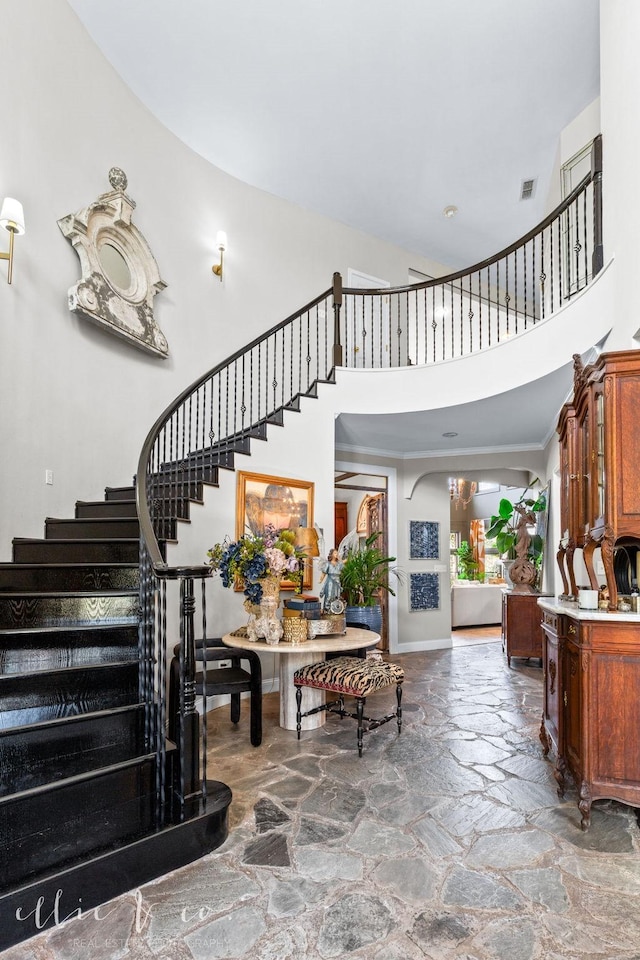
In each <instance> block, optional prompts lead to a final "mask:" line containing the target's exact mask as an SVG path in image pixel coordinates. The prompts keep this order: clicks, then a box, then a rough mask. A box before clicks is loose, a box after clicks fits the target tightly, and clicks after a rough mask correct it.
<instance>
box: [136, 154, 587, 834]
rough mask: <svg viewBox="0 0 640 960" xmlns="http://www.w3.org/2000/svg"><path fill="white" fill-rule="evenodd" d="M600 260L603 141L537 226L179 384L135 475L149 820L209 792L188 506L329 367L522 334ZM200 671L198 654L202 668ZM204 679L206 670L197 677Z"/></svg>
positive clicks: (403, 359)
mask: <svg viewBox="0 0 640 960" xmlns="http://www.w3.org/2000/svg"><path fill="white" fill-rule="evenodd" d="M602 265H603V248H602V143H601V138H600V137H598V138H596V140H594V143H593V147H592V164H591V171H590V173H589V174H588V175H587V176H585V177H584V179H583V180H582V182H581V183H580V184H579V185H578V186H577V187H576V188H575V190H574V191H573V192H572V193H571V194H570V196H568V197H567V198H566V199H565V200H564V201H563V202H562V203H561V204H560V205H559V206H558V207H556V209H555V210H554V211H553V212H552V213H551V214H549V216H548V217H547V218H546V219H545V220H544V221H543V222H542V223H541V224H539V225H538V226H537V227H536V228H535V229H534V230H532V231H530V232H529V233H528V234H527V235H526V236H524V237H523V238H521V239H520V240H518V241H517V242H516V243H514V244H512V245H511V246H509V247H507V248H506V249H505V250H503V251H501V252H500V253H499V254H497V255H495V256H494V257H491V258H489V259H487V260H484V261H482V262H481V263H478V264H475V265H474V266H473V267H471V268H468V269H466V270H463V271H459V272H456V273H451V274H448V275H447V276H445V277H441V278H436V279H430V280H427V281H424V282H421V283H416V284H412V285H409V286H404V287H397V288H386V289H379V290H367V289H358V288H344V289H343V287H342V278H341V276H340V274H338V273H336V274H334V277H333V284H332V286H331V288H329V289H328V290H326V291H325V292H323V293H321V294H320V295H319V296H318V297H316V298H315V299H314V300H313V301H311V302H310V303H309V304H307V305H306V306H305V307H303V308H302V309H301V310H299V311H298V312H297V313H295V314H293V315H292V316H290V317H288V318H287V319H286V320H283V321H282V322H281V323H279V324H277V325H276V326H274V327H272V328H271V329H270V330H269V331H268V332H267V333H265V334H263V335H262V336H260V337H258V338H256V339H255V340H253V341H252V342H251V343H250V344H249V345H248V346H246V347H244V348H242V349H241V350H239V351H237V352H236V353H235V354H233V356H231V357H230V358H229V359H227V360H224V361H223V362H222V363H220V364H218V365H217V366H216V367H214V368H213V369H212V370H211V371H209V372H208V373H206V374H205V375H204V376H203V377H201V378H200V379H199V380H197V381H196V382H195V383H194V384H192V385H191V386H190V387H188V388H187V389H186V390H184V391H183V392H182V393H181V394H180V396H179V397H178V398H177V399H176V400H175V401H174V402H173V403H172V404H171V405H170V406H169V407H168V408H167V409H166V410H165V411H164V412H163V413H162V414H161V416H160V417H159V418H158V420H157V421H156V423H155V424H154V426H153V427H152V429H151V431H150V432H149V435H148V436H147V439H146V440H145V443H144V446H143V448H142V451H141V454H140V459H139V463H138V472H137V477H136V490H137V508H138V517H139V522H140V545H141V548H140V563H141V577H140V581H141V611H142V624H141V632H140V643H141V661H142V663H144V664H148V667H147V668H146V670H145V671H144V673H143V677H142V681H141V682H142V685H143V695H144V698H145V702H146V703H147V707H148V709H147V736H148V738H149V741H150V742H153V743H154V744H155V748H156V752H157V758H158V762H157V784H156V786H157V797H158V807H157V817H158V823H159V824H162V823H164V822H165V821H166V819H167V817H169V818H171V819H178V820H180V819H184V818H185V817H187V816H188V815H189V811H190V810H192V809H195V807H196V806H198V805H202V804H206V802H207V791H208V787H207V768H206V698H205V697H204V696H203V700H202V705H201V711H202V714H203V715H204V721H203V722H200V719H199V715H198V710H197V704H196V686H195V632H196V623H195V619H196V608H197V606H198V605H197V602H196V591H195V584H196V582H197V581H199V582H200V584H201V599H200V604H199V610H200V617H201V623H200V627H201V630H202V634H203V637H206V631H207V608H206V597H205V581H206V579H207V578H208V577H209V576H210V574H211V569H210V567H208V566H206V565H204V564H200V563H198V564H196V565H194V566H183V567H172V566H170V565H169V564H168V563H167V561H166V553H165V547H166V543H167V542H168V541H171V540H175V538H176V528H177V522H178V521H179V520H185V519H188V516H189V504H190V503H191V502H193V501H198V500H201V499H202V489H203V486H204V485H207V484H213V485H215V484H217V481H218V474H219V471H220V470H223V469H233V468H234V456H235V454H236V453H238V452H240V453H248V452H249V450H250V446H251V442H252V440H264V439H266V435H267V429H268V426H269V425H270V424H278V425H282V424H283V421H284V413H285V411H287V410H293V411H299V410H300V401H301V398H302V397H315V396H317V387H318V384H321V383H333V382H334V379H335V370H336V368H337V367H340V366H346V367H366V368H382V367H393V366H410V365H415V364H420V365H424V364H431V363H437V362H440V361H443V360H448V359H453V358H455V357H463V356H467V355H469V354H472V353H476V352H478V351H480V350H483V349H485V348H487V347H490V346H494V345H496V344H499V343H501V342H502V341H504V340H505V339H508V338H511V337H512V336H514V335H519V334H521V333H523V332H525V331H526V330H528V329H530V328H531V327H532V326H534V325H536V324H538V323H540V322H541V321H543V320H545V319H547V318H548V317H549V316H551V315H552V314H553V313H555V312H557V310H558V309H559V308H560V307H562V306H563V305H565V304H566V303H567V302H568V301H569V300H570V299H571V297H573V296H575V295H576V294H577V293H579V292H580V291H582V290H583V289H584V288H585V287H586V286H587V285H588V284H589V283H590V282H591V280H592V279H593V278H594V277H595V276H596V275H597V273H598V272H599V270H600V269H601V267H602ZM170 582H176V583H177V584H178V590H177V593H178V594H179V605H180V614H179V616H180V623H179V628H178V627H177V628H176V631H177V636H176V635H174V634H173V635H170V631H169V628H168V625H167V616H168V615H167V610H168V608H169V606H170V605H168V603H167V586H168V584H169V583H170ZM178 639H179V640H180V677H181V683H180V691H179V717H178V721H177V729H178V731H179V733H178V740H179V742H178V748H179V749H178V758H179V762H178V770H177V772H176V773H175V775H174V774H171V777H172V779H171V780H170V782H167V780H166V777H167V773H166V746H165V743H166V741H165V729H166V720H167V717H166V706H165V704H166V682H167V647H168V646H170V647H173V645H174V643H175V642H176V641H177V640H178ZM204 667H205V670H206V663H205V665H204ZM205 680H206V677H205Z"/></svg>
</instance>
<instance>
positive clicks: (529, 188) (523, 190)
mask: <svg viewBox="0 0 640 960" xmlns="http://www.w3.org/2000/svg"><path fill="white" fill-rule="evenodd" d="M535 192H536V179H535V177H534V178H533V180H523V181H522V183H521V184H520V199H521V200H531V198H532V197H533V195H534V194H535Z"/></svg>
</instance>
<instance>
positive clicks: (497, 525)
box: [485, 490, 547, 567]
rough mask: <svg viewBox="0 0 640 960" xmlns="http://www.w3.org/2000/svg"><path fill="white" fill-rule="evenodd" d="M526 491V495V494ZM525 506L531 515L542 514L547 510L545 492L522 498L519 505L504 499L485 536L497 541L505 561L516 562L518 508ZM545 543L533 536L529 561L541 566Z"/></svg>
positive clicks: (518, 502)
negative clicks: (534, 496) (535, 496)
mask: <svg viewBox="0 0 640 960" xmlns="http://www.w3.org/2000/svg"><path fill="white" fill-rule="evenodd" d="M526 492H527V491H526V490H525V494H526ZM518 506H523V507H526V509H527V510H528V511H529V512H530V513H542V512H543V511H544V510H546V509H547V495H546V492H545V491H542V493H541V494H540V495H539V496H538V497H537V499H535V500H534V499H532V498H531V497H525V496H522V497H521V498H520V500H518V501H517V503H511V501H510V500H507V499H506V498H503V499H502V500H501V501H500V505H499V507H498V513H497V514H494V516H492V517H491V523H490V526H489V529H488V530H487V532H486V534H485V536H486V539H487V540H495V541H496V548H497V550H498V553H499V554H500V556H501V557H502V558H503V559H504V560H514V559H515V556H516V552H515V547H516V542H517V539H518V531H517V522H518V519H519V514H518V512H517V510H516V507H518ZM543 547H544V543H543V541H542V537H540V536H539V535H538V534H536V533H533V534H531V543H530V545H529V552H528V554H527V556H528V559H529V560H531V561H532V562H533V563H535V564H536V566H537V567H539V566H540V563H541V561H542V551H543Z"/></svg>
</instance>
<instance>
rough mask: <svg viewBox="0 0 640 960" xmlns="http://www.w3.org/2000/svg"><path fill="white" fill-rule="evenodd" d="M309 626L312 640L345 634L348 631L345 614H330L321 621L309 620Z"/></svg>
mask: <svg viewBox="0 0 640 960" xmlns="http://www.w3.org/2000/svg"><path fill="white" fill-rule="evenodd" d="M307 624H308V627H309V637H310V638H312V637H319V636H332V635H335V634H344V633H346V631H347V621H346V619H345V617H344V614H338V613H336V614H329V615H328V616H326V617H321V618H320V619H319V620H308V621H307Z"/></svg>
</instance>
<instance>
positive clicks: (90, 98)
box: [0, 0, 444, 560]
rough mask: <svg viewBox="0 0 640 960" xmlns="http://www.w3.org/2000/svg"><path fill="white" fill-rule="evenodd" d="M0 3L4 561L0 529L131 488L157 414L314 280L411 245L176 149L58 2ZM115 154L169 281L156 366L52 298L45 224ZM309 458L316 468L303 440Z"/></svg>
mask: <svg viewBox="0 0 640 960" xmlns="http://www.w3.org/2000/svg"><path fill="white" fill-rule="evenodd" d="M2 12H3V24H2V26H3V37H4V43H3V73H4V76H5V78H7V82H8V86H7V90H6V92H5V95H4V96H3V97H2V98H1V100H0V123H1V128H2V130H3V131H4V135H3V137H2V139H1V141H0V196H5V195H9V196H13V197H17V198H18V199H19V200H21V201H22V203H23V205H24V209H25V217H26V220H27V233H26V234H25V236H23V237H19V238H18V239H17V241H16V261H15V270H14V283H13V284H12V285H11V286H8V285H7V284H6V283H5V282H4V269H6V265H4V267H2V268H0V317H1V318H2V323H1V325H0V391H1V394H0V400H1V402H2V418H1V425H0V444H1V449H2V452H3V466H2V471H1V472H0V496H1V498H2V504H3V511H2V516H1V517H0V559H1V560H8V559H10V557H11V538H12V537H13V536H33V537H41V536H42V535H43V521H44V518H45V516H71V515H72V510H73V504H74V502H75V500H76V499H86V500H88V499H98V498H101V497H102V496H103V490H104V487H105V485H109V486H117V485H121V484H127V483H130V482H131V480H132V477H133V474H134V471H135V468H136V465H137V459H138V454H139V451H140V447H141V445H142V441H143V440H144V437H145V435H146V433H147V431H148V429H149V427H150V426H151V424H152V423H153V422H154V421H155V419H156V417H157V416H158V415H159V413H160V412H161V411H162V409H164V407H165V406H166V405H167V404H168V403H169V402H170V401H171V400H172V399H173V398H174V397H175V396H176V395H177V394H178V393H179V392H180V391H181V390H182V389H183V388H184V387H186V386H188V385H189V383H191V382H192V381H193V380H195V379H196V378H197V377H198V376H200V375H201V374H203V373H205V372H206V370H207V369H209V368H210V367H212V366H214V364H216V363H218V362H220V361H221V360H223V359H224V358H225V357H226V356H228V355H229V354H231V353H232V352H233V351H235V350H236V349H238V348H239V347H241V346H243V345H244V344H245V343H247V342H249V340H251V339H253V337H255V336H257V335H259V334H260V333H261V332H263V331H265V330H266V329H268V328H269V327H270V326H272V325H273V324H275V323H277V322H278V321H279V320H282V319H283V318H284V317H286V316H288V315H289V314H290V313H292V312H293V311H294V310H296V309H298V308H299V307H301V306H302V305H303V304H305V303H307V302H308V301H309V300H311V299H312V298H313V297H315V296H316V295H317V294H319V293H320V292H322V291H323V290H325V289H327V288H328V287H329V286H330V284H331V278H332V274H333V272H334V271H335V270H339V271H342V272H344V273H345V274H346V270H347V268H348V267H349V266H354V267H357V268H359V269H361V270H364V271H366V272H368V273H371V274H375V275H380V276H385V277H387V278H388V279H389V280H390V282H392V283H394V284H401V283H405V282H406V277H407V272H408V270H409V267H410V266H416V256H415V255H414V254H409V253H407V252H406V251H403V250H400V249H399V248H397V247H393V246H392V245H390V244H387V243H383V242H381V241H379V240H377V239H375V238H373V237H369V236H366V235H365V234H362V233H359V232H358V231H356V230H351V229H349V228H347V227H344V226H342V225H341V224H338V223H336V222H334V221H331V220H328V219H326V218H323V217H320V216H317V215H315V214H311V213H309V212H308V211H305V210H303V209H301V208H299V207H296V206H294V205H293V204H290V203H286V202H284V201H281V200H278V199H277V198H276V197H273V196H271V195H269V194H267V193H263V192H261V191H258V190H255V189H253V188H251V187H248V186H247V185H246V184H243V183H241V182H240V181H238V180H235V179H233V178H232V177H229V176H227V175H226V174H224V173H222V172H221V171H219V170H217V169H215V168H214V167H212V166H211V165H210V164H208V163H206V162H205V161H204V160H203V159H202V158H201V157H199V156H198V155H196V154H195V153H193V152H192V151H190V150H188V149H187V148H186V147H185V146H184V145H183V144H182V143H181V142H180V141H179V140H177V139H176V138H175V137H174V136H173V135H172V134H170V133H168V131H167V130H166V129H165V128H164V127H162V126H161V125H160V124H158V122H157V121H156V120H155V119H154V118H153V117H152V116H151V115H150V114H149V113H148V112H147V111H146V109H144V108H143V107H142V106H141V104H140V103H139V101H138V100H137V99H136V98H135V97H134V96H133V95H132V94H131V93H130V92H129V90H128V89H127V88H126V87H125V86H124V85H123V84H122V82H121V81H120V79H119V78H118V76H117V74H116V73H115V72H114V71H113V69H112V68H111V66H110V65H109V64H108V63H107V61H106V60H105V59H104V58H103V56H102V54H101V53H100V52H99V51H98V49H97V48H96V47H95V45H94V44H93V42H92V40H91V39H90V38H89V37H88V35H87V34H86V33H85V31H84V28H83V27H82V26H81V24H80V23H79V21H78V20H77V18H76V16H75V14H74V13H73V12H72V10H71V9H70V8H69V6H68V5H67V3H66V2H65V0H47V2H46V3H42V2H41V0H20V3H3V4H2ZM9 78H10V80H9ZM211 122H212V123H213V124H215V117H212V118H211ZM114 165H115V166H119V167H121V168H122V169H123V170H124V171H125V173H126V174H127V176H128V179H129V187H128V193H129V195H130V196H131V197H132V199H133V200H134V201H135V202H136V204H137V207H136V210H135V212H134V223H135V224H136V225H137V226H138V228H139V229H140V230H141V231H142V233H143V234H144V236H145V237H146V239H147V241H148V242H149V244H150V246H151V249H152V251H153V253H154V256H155V257H156V260H157V262H158V266H159V269H160V274H161V276H162V278H163V279H164V280H165V281H166V282H167V284H168V287H167V289H166V290H165V291H164V292H162V293H161V294H160V295H158V296H157V297H156V300H155V303H156V318H157V320H158V323H159V325H160V327H161V328H162V330H163V332H164V334H165V336H166V337H167V339H168V341H169V347H170V356H169V358H168V359H167V360H165V361H163V360H159V359H157V358H155V357H151V356H148V355H146V354H144V353H143V352H141V351H139V350H136V349H135V348H133V347H131V346H129V345H127V344H124V343H122V342H120V341H119V340H118V339H117V338H116V337H114V336H111V335H110V334H108V333H104V332H103V331H101V330H99V329H97V328H95V327H93V326H92V325H91V324H89V323H88V322H86V321H84V320H78V319H76V318H75V317H74V316H73V315H71V314H70V313H69V310H68V308H67V290H68V289H69V287H70V286H72V285H73V284H74V283H75V282H76V281H77V280H78V278H79V276H80V272H79V261H78V258H77V256H76V254H75V252H74V251H73V249H72V248H71V246H70V245H69V243H68V242H67V241H66V240H65V239H64V237H63V236H62V234H61V232H60V230H59V228H58V226H57V220H58V219H59V218H61V217H63V216H65V215H66V214H68V213H71V212H75V211H77V210H78V209H80V208H81V207H84V206H86V205H87V204H89V203H91V202H93V201H94V200H95V199H96V198H97V196H98V195H99V194H101V193H104V192H106V191H108V190H109V189H110V187H109V183H108V180H107V173H108V170H109V169H110V167H112V166H114ZM219 229H224V230H226V232H227V234H228V237H229V249H228V253H227V256H226V275H225V279H224V282H223V283H220V282H219V281H218V280H217V279H216V278H215V277H214V276H213V275H212V273H211V265H212V263H213V262H214V261H217V251H216V250H215V235H216V231H217V230H219ZM3 236H4V232H3ZM0 243H4V241H2V240H1V239H0ZM418 259H420V258H418ZM420 268H421V269H424V271H425V272H428V273H442V272H443V270H444V268H443V267H442V266H439V265H436V264H430V263H429V262H428V261H423V263H422V265H421V267H420ZM307 466H308V468H309V469H310V470H311V472H314V471H315V470H316V468H319V467H322V468H323V469H324V465H321V464H320V461H318V460H316V457H315V454H314V452H313V450H312V451H311V452H310V454H308V455H307ZM329 468H330V467H329V466H327V469H329ZM45 469H50V470H52V471H53V474H54V484H53V486H46V485H45V483H44V471H45ZM287 472H288V471H287Z"/></svg>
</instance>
